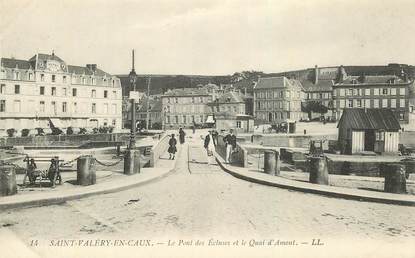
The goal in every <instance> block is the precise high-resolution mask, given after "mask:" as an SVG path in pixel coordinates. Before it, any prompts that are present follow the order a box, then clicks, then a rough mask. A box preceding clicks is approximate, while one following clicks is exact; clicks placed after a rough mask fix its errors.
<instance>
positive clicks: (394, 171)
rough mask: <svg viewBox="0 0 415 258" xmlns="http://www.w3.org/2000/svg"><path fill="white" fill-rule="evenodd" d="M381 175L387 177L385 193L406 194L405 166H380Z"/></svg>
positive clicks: (388, 164)
mask: <svg viewBox="0 0 415 258" xmlns="http://www.w3.org/2000/svg"><path fill="white" fill-rule="evenodd" d="M380 174H381V175H383V176H384V177H385V187H384V191H385V192H387V193H406V177H405V165H403V164H399V163H384V164H382V165H381V166H380Z"/></svg>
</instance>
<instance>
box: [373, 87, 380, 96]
mask: <svg viewBox="0 0 415 258" xmlns="http://www.w3.org/2000/svg"><path fill="white" fill-rule="evenodd" d="M379 90H380V89H379V88H374V89H373V95H375V96H377V95H379Z"/></svg>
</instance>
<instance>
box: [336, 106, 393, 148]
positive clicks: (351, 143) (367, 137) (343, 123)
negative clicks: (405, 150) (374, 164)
mask: <svg viewBox="0 0 415 258" xmlns="http://www.w3.org/2000/svg"><path fill="white" fill-rule="evenodd" d="M337 128H338V130H339V135H338V137H339V138H338V139H339V145H340V150H341V153H342V154H354V153H359V152H363V151H373V152H376V153H396V152H398V145H399V130H400V129H401V127H400V125H399V121H398V119H397V118H396V117H395V114H394V113H393V112H392V110H391V109H379V108H376V109H375V108H373V109H371V108H365V109H363V108H348V109H344V111H343V114H342V116H341V118H340V121H339V123H338V125H337Z"/></svg>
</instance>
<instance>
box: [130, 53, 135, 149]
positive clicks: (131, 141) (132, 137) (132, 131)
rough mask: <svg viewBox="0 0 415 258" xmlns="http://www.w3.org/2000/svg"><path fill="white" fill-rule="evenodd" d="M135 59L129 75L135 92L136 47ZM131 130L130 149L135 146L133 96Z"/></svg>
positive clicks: (133, 102) (132, 101)
mask: <svg viewBox="0 0 415 258" xmlns="http://www.w3.org/2000/svg"><path fill="white" fill-rule="evenodd" d="M132 57H133V60H132V69H131V72H130V74H129V75H128V78H129V79H130V83H131V89H133V90H134V93H135V91H136V82H137V74H136V73H135V70H134V49H133V56H132ZM130 98H131V131H130V145H129V149H133V148H134V147H135V99H134V98H133V97H132V96H131V93H130Z"/></svg>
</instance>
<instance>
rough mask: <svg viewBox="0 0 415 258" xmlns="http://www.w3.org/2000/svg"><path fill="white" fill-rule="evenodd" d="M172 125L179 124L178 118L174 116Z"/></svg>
mask: <svg viewBox="0 0 415 258" xmlns="http://www.w3.org/2000/svg"><path fill="white" fill-rule="evenodd" d="M174 123H175V124H178V123H179V116H174Z"/></svg>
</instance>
